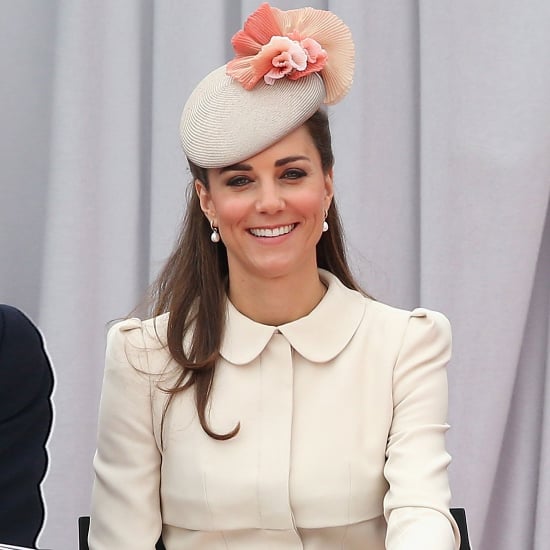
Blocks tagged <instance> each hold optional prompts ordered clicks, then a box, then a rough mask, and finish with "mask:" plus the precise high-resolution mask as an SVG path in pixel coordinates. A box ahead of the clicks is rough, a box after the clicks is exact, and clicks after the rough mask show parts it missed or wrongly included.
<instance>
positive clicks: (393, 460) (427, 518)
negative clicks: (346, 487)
mask: <svg viewBox="0 0 550 550" xmlns="http://www.w3.org/2000/svg"><path fill="white" fill-rule="evenodd" d="M450 356H451V329H450V325H449V322H448V320H447V319H446V318H445V317H444V316H443V315H441V314H440V313H436V312H432V311H428V310H425V309H416V310H414V311H413V312H412V313H411V317H410V319H409V323H408V326H407V329H406V332H405V336H404V339H403V343H402V347H401V350H400V353H399V356H398V359H397V362H396V365H395V368H394V379H393V420H392V425H391V429H390V434H389V438H388V444H387V449H386V456H387V461H386V466H385V469H384V474H385V476H386V478H387V480H388V483H389V486H390V487H389V490H388V493H387V495H386V497H385V499H384V513H385V516H386V520H387V522H388V531H387V537H386V548H388V550H455V548H456V549H457V548H458V547H459V540H460V536H459V534H458V528H457V527H456V524H455V521H454V519H453V518H452V516H451V515H450V513H449V506H450V499H451V493H450V490H449V481H448V476H447V467H448V465H449V463H450V460H451V457H450V456H449V454H448V453H447V451H446V450H445V432H446V431H447V429H448V425H447V423H446V422H447V372H446V365H447V363H448V361H449V359H450Z"/></svg>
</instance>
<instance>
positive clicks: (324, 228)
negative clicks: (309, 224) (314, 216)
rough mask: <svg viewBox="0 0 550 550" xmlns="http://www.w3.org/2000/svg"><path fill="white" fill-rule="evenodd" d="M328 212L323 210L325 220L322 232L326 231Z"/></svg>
mask: <svg viewBox="0 0 550 550" xmlns="http://www.w3.org/2000/svg"><path fill="white" fill-rule="evenodd" d="M327 217H328V212H327V211H326V210H325V221H324V222H323V233H326V232H327V231H328V222H327Z"/></svg>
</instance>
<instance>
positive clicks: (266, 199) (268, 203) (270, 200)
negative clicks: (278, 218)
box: [256, 179, 285, 214]
mask: <svg viewBox="0 0 550 550" xmlns="http://www.w3.org/2000/svg"><path fill="white" fill-rule="evenodd" d="M284 206H285V201H284V199H283V196H282V195H281V189H280V187H279V185H278V184H277V182H276V181H274V180H273V179H268V180H263V181H262V182H261V183H260V185H259V186H258V196H257V198H256V210H257V211H258V212H262V213H265V214H274V213H276V212H279V211H280V210H282V209H283V208H284Z"/></svg>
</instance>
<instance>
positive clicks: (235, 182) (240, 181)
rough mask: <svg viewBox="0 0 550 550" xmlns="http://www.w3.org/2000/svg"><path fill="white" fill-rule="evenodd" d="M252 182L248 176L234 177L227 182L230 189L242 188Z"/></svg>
mask: <svg viewBox="0 0 550 550" xmlns="http://www.w3.org/2000/svg"><path fill="white" fill-rule="evenodd" d="M250 181H251V180H250V178H249V177H248V176H242V175H240V176H233V177H232V178H230V179H229V180H228V181H227V185H229V186H230V187H242V186H243V185H246V184H247V183H250Z"/></svg>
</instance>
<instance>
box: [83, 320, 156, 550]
mask: <svg viewBox="0 0 550 550" xmlns="http://www.w3.org/2000/svg"><path fill="white" fill-rule="evenodd" d="M153 383H154V382H153V380H152V377H151V375H150V374H149V373H148V365H147V353H146V349H145V342H144V338H143V333H142V327H141V321H140V320H139V319H128V320H126V321H123V322H121V323H118V324H116V325H114V326H113V327H112V328H111V329H110V331H109V334H108V337H107V351H106V364H105V373H104V380H103V389H102V393H101V402H100V411H99V427H98V443H97V452H96V455H95V458H94V470H95V481H94V486H93V491H92V509H91V520H90V534H89V539H88V540H89V546H90V550H113V549H115V548H116V549H117V550H130V549H131V550H153V549H154V547H155V543H156V541H157V540H158V538H159V536H160V533H161V529H162V520H161V510H160V496H159V486H160V465H161V454H160V451H159V449H158V446H157V443H156V440H155V437H154V431H153V416H152V406H151V388H152V385H153Z"/></svg>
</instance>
